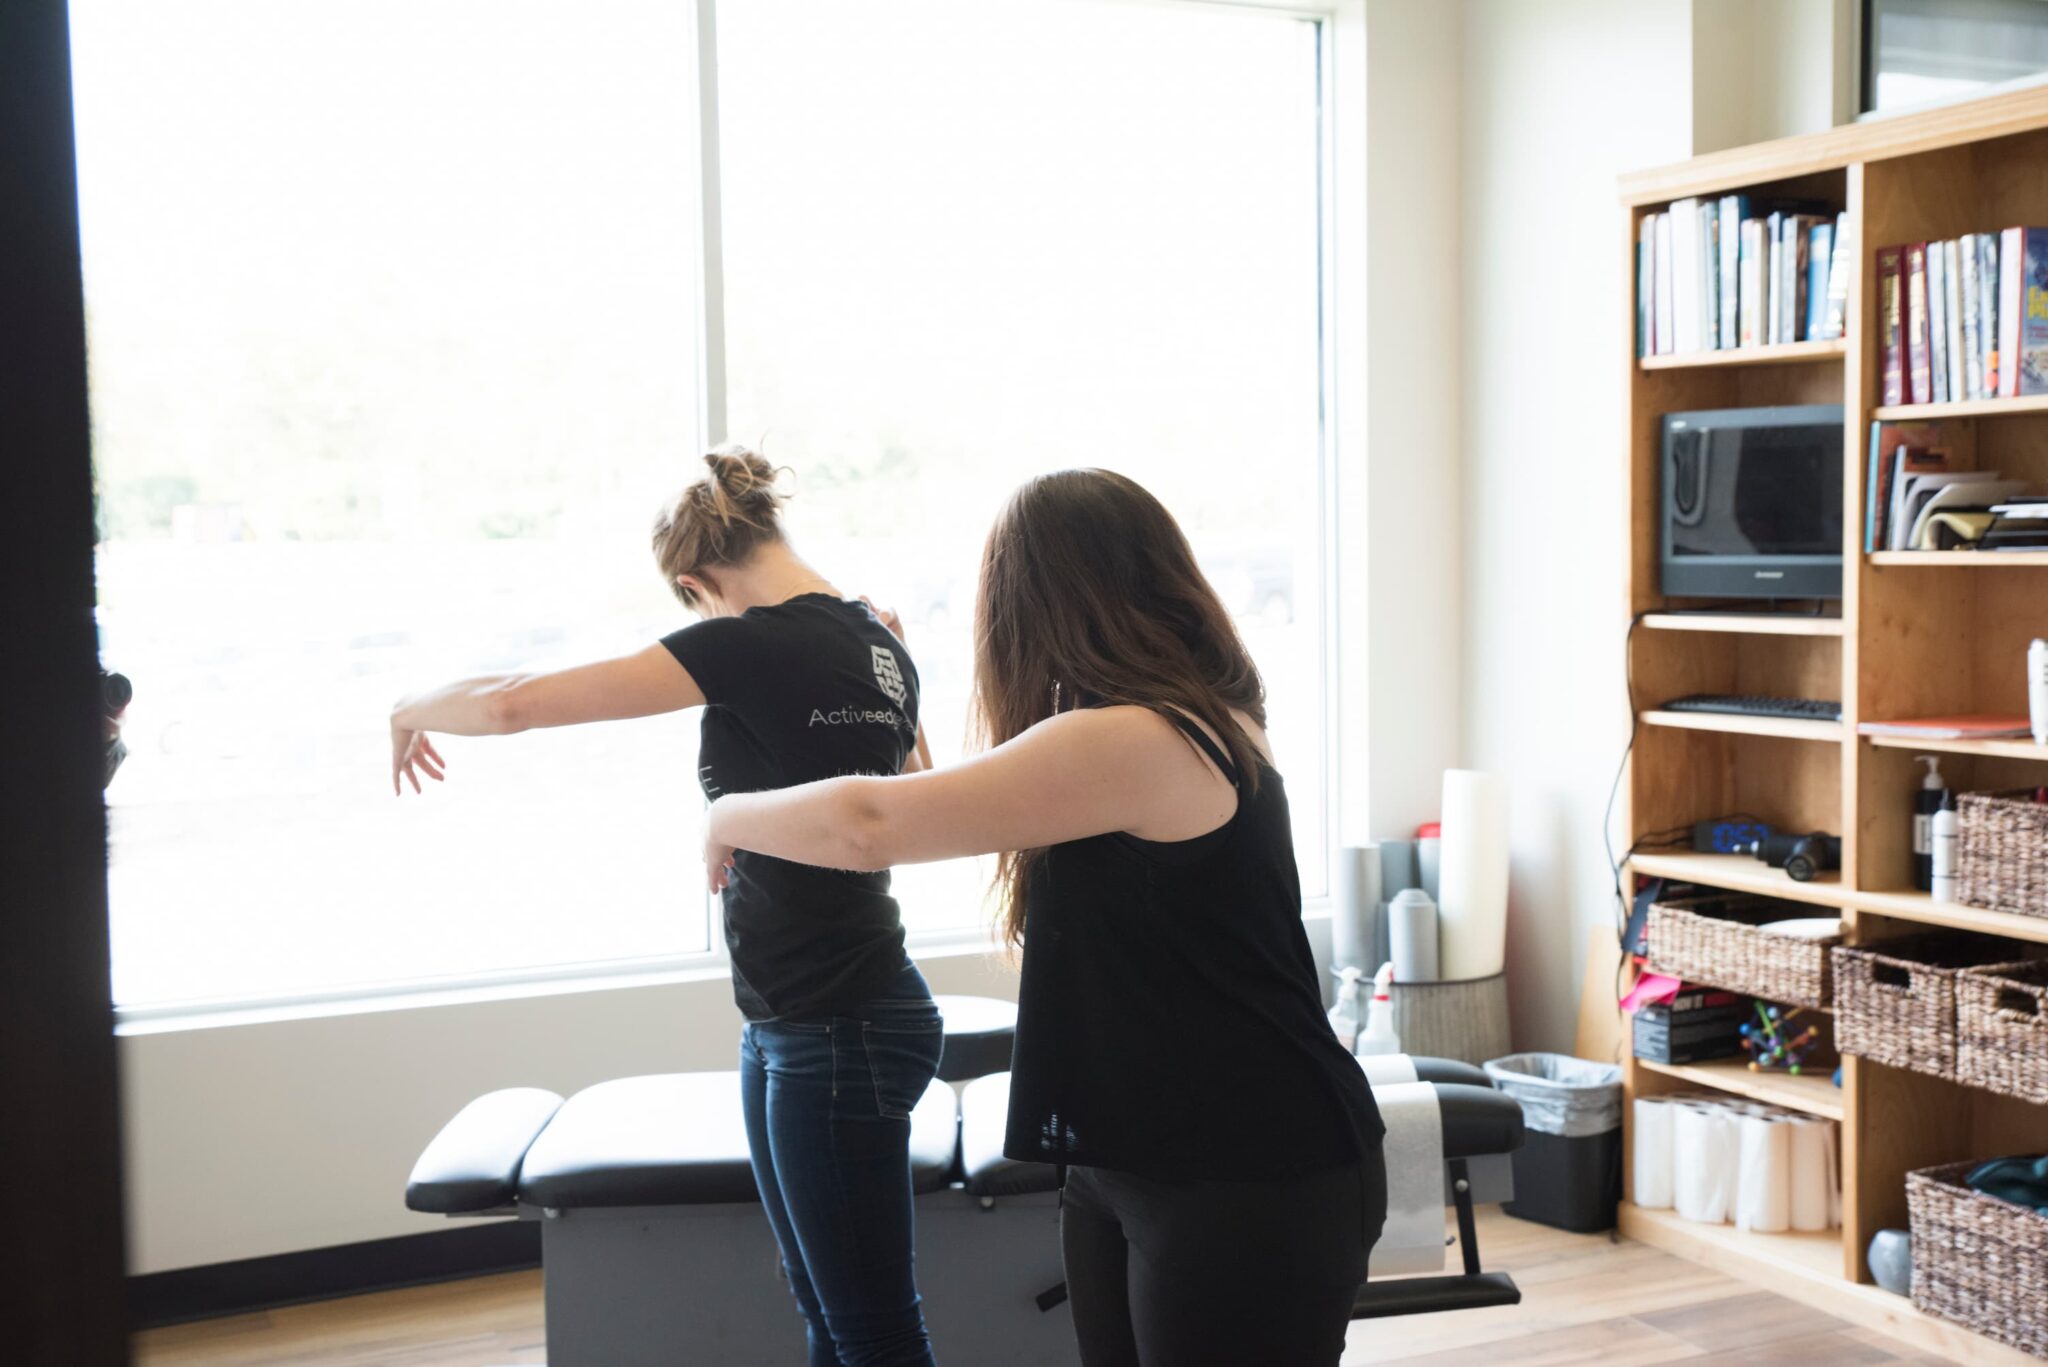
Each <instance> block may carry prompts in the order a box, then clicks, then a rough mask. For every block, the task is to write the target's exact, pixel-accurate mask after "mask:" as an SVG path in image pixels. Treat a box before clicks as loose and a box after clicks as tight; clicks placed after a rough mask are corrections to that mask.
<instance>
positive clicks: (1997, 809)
mask: <svg viewBox="0 0 2048 1367" xmlns="http://www.w3.org/2000/svg"><path fill="white" fill-rule="evenodd" d="M2033 796H2034V795H2033V794H2032V793H2031V792H2024V791H2023V792H2017V793H1964V794H1963V795H1962V796H1961V797H1959V798H1957V799H1956V897H1957V899H1958V900H1960V901H1962V902H1963V903H1965V904H1966V905H1969V906H1973V907H1986V908H1989V909H1990V910H1992V911H2010V912H2014V913H2016V914H2018V915H2021V916H2048V802H2036V801H2034V800H2033Z"/></svg>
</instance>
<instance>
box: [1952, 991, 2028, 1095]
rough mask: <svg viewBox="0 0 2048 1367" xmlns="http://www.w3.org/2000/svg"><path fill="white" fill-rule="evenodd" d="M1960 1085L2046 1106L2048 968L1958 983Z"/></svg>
mask: <svg viewBox="0 0 2048 1367" xmlns="http://www.w3.org/2000/svg"><path fill="white" fill-rule="evenodd" d="M1956 1081H1958V1082H1966V1083H1968V1084H1969V1085H1970V1086H1972V1087H1982V1088H1983V1089H1984V1090H1985V1091H1987V1092H1999V1093H2002V1094H2003V1095H2005V1096H2016V1097H2018V1098H2020V1099H2021V1100H2022V1101H2031V1102H2033V1103H2034V1104H2035V1105H2043V1104H2048V963H2041V962H2035V963H2024V964H1999V965H1997V966H1995V967H1992V968H1972V969H1966V970H1964V972H1963V973H1962V975H1961V976H1959V977H1958V978H1957V979H1956Z"/></svg>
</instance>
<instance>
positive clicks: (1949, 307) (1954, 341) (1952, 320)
mask: <svg viewBox="0 0 2048 1367" xmlns="http://www.w3.org/2000/svg"><path fill="white" fill-rule="evenodd" d="M1941 252H1942V269H1941V285H1942V289H1943V290H1945V291H1947V294H1946V297H1945V298H1944V299H1943V300H1942V306H1941V320H1942V325H1943V326H1944V327H1945V328H1946V329H1947V330H1948V336H1947V339H1946V340H1945V341H1944V342H1943V344H1942V356H1943V359H1945V360H1946V361H1947V362H1948V392H1949V397H1950V398H1952V399H1957V400H1961V399H1968V398H1973V397H1975V396H1974V395H1972V394H1970V393H1969V392H1968V391H1967V390H1965V389H1964V388H1963V254H1962V251H1961V244H1960V243H1958V242H1944V243H1942V244H1941Z"/></svg>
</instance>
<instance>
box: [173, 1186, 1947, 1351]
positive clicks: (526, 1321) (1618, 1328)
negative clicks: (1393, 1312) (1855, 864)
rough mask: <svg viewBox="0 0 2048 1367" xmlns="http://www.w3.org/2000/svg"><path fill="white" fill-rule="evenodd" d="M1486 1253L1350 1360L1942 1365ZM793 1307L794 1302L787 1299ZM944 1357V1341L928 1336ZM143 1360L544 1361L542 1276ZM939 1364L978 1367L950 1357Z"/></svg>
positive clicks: (1625, 1274)
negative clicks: (1475, 1273)
mask: <svg viewBox="0 0 2048 1367" xmlns="http://www.w3.org/2000/svg"><path fill="white" fill-rule="evenodd" d="M1479 1246H1480V1248H1481V1249H1482V1250H1484V1252H1485V1255H1486V1262H1487V1265H1488V1266H1490V1267H1494V1268H1499V1269H1501V1270H1502V1271H1506V1272H1509V1273H1511V1274H1513V1276H1514V1278H1515V1280H1516V1282H1517V1283H1519V1284H1520V1286H1521V1288H1522V1303H1521V1304H1520V1305H1517V1306H1509V1307H1503V1308H1500V1309H1495V1310H1465V1311H1458V1312H1454V1313H1451V1314H1444V1315H1411V1316H1407V1317H1405V1318H1401V1319H1391V1320H1378V1321H1374V1322H1369V1323H1360V1324H1355V1325H1353V1326H1352V1328H1351V1335H1350V1350H1349V1351H1348V1352H1347V1353H1346V1354H1345V1357H1344V1361H1345V1363H1346V1364H1362V1363H1382V1362H1401V1363H1431V1364H1438V1365H1439V1367H1451V1365H1452V1364H1462V1363H1471V1364H1474V1367H1501V1365H1502V1364H1513V1367H1546V1364H1557V1363H1573V1362H1600V1363H1603V1364H1607V1365H1608V1367H1626V1364H1630V1363H1643V1362H1676V1361H1680V1360H1684V1361H1689V1362H1709V1363H1747V1364H1769V1363H1787V1364H1802V1367H1803V1365H1804V1364H1820V1363H1826V1364H1829V1367H1836V1365H1837V1364H1856V1363H1888V1362H1920V1363H1928V1362H1944V1361H1947V1360H1948V1359H1945V1358H1940V1357H1935V1356H1932V1355H1930V1354H1927V1353H1924V1352H1920V1351H1918V1350H1916V1349H1913V1348H1911V1347H1908V1346H1906V1345H1904V1344H1901V1343H1897V1342H1895V1341H1893V1340H1890V1339H1886V1338H1884V1337H1883V1336H1881V1335H1879V1334H1877V1333H1876V1332H1874V1331H1872V1330H1869V1329H1863V1328H1858V1327H1857V1326H1855V1325H1853V1324H1849V1323H1847V1322H1845V1321H1843V1320H1839V1319H1835V1318H1834V1317H1832V1316H1829V1315H1824V1314H1821V1313H1820V1312H1819V1311H1816V1310H1812V1309H1809V1308H1808V1307H1806V1306H1804V1305H1801V1304H1800V1303H1799V1302H1797V1301H1794V1300H1791V1299H1788V1298H1786V1297H1783V1296H1778V1295H1774V1294H1772V1293H1771V1292H1768V1291H1759V1290H1757V1289H1756V1288H1755V1287H1753V1286H1751V1285H1749V1284H1748V1283H1746V1282H1740V1281H1736V1280H1735V1279H1733V1278H1731V1277H1727V1276H1723V1275H1722V1274H1721V1273H1718V1272H1715V1271H1712V1270H1711V1269H1709V1268H1705V1267H1702V1266H1700V1265H1698V1264H1696V1263H1690V1262H1687V1261H1685V1260H1684V1259H1682V1258H1678V1257H1674V1256H1673V1255H1671V1254H1669V1253H1662V1252H1659V1251H1658V1250H1656V1249H1653V1248H1648V1247H1646V1246H1644V1245H1642V1244H1638V1243H1633V1242H1621V1243H1615V1242H1610V1241H1609V1240H1608V1238H1607V1237H1606V1236H1604V1235H1598V1236H1589V1235H1579V1234H1564V1233H1561V1232H1559V1231H1557V1230H1553V1229H1546V1228H1544V1227H1543V1226H1541V1225H1532V1224H1527V1223H1525V1222H1523V1221H1520V1220H1513V1219H1510V1218H1508V1217H1507V1216H1504V1215H1502V1214H1501V1213H1500V1212H1499V1211H1498V1210H1485V1211H1482V1212H1481V1214H1480V1236H1479ZM791 1313H795V1312H794V1311H793V1310H792V1312H791ZM934 1346H935V1347H936V1348H937V1349H938V1352H939V1357H940V1360H941V1361H942V1362H946V1361H947V1359H946V1356H945V1347H946V1346H945V1345H944V1344H943V1343H941V1344H936V1345H934ZM135 1349H136V1351H135V1360H136V1362H137V1364H139V1367H201V1365H202V1364H204V1367H244V1365H245V1364H257V1363H261V1364H264V1367H283V1365H285V1364H290V1365H291V1367H339V1365H340V1364H344V1363H346V1364H351V1365H352V1367H364V1365H365V1364H378V1367H510V1364H516V1363H543V1362H545V1361H546V1353H545V1350H544V1348H543V1341H542V1334H541V1304H540V1274H539V1273H538V1272H517V1273H511V1274H507V1275H504V1276H496V1277H481V1278H478V1279H476V1280H474V1281H466V1282H451V1283H448V1284H446V1285H442V1286H427V1287H419V1288H416V1289H413V1290H408V1291H389V1292H384V1293H381V1294H379V1295H374V1296H359V1297H356V1298H354V1299H352V1300H344V1301H328V1302H325V1303H322V1304H319V1305H303V1306H295V1307H292V1308H289V1309H284V1310H274V1311H270V1312H268V1313H265V1314H257V1315H241V1316H237V1317H235V1318H233V1319H225V1320H211V1321H207V1322H205V1323H200V1324H187V1325H178V1326H176V1327H173V1328H168V1329H156V1330H151V1331H150V1332H148V1333H145V1334H141V1335H138V1336H137V1338H136V1341H135ZM949 1367H973V1364H971V1363H969V1364H953V1363H949Z"/></svg>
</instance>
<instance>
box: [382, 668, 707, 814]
mask: <svg viewBox="0 0 2048 1367" xmlns="http://www.w3.org/2000/svg"><path fill="white" fill-rule="evenodd" d="M703 705H704V691H703V690H702V689H701V688H699V687H698V686H697V681H696V680H695V679H693V678H691V677H690V671H689V670H687V669H685V668H683V667H682V665H681V664H679V663H677V661H676V657H675V656H674V655H672V654H670V653H669V650H668V647H666V646H662V645H652V646H649V647H647V648H646V649H645V650H638V651H635V652H634V653H633V654H631V655H621V656H619V657H618V658H617V659H613V660H599V661H597V662H596V663H594V664H587V665H576V666H573V667H572V668H569V669H554V670H548V671H546V672H543V673H534V674H480V675H478V676H476V677H475V678H470V679H460V680H457V681H456V682H454V683H451V684H444V685H443V686H441V687H439V688H431V689H428V690H427V691H425V692H423V693H415V694H413V695H411V696H410V697H406V698H401V699H399V701H398V703H397V705H396V706H394V707H393V708H392V709H391V790H392V791H393V792H394V793H395V792H398V791H399V781H400V779H401V777H403V778H405V779H408V780H410V781H411V783H412V787H413V791H414V792H418V791H419V788H420V781H419V774H420V773H424V774H426V775H427V777H429V778H432V779H436V780H438V779H439V778H440V777H441V773H440V771H441V770H442V769H443V768H445V765H444V764H443V763H442V761H441V758H440V756H439V755H438V754H436V753H435V751H434V748H433V746H432V744H431V743H429V742H428V741H427V739H426V733H427V732H429V731H439V732H440V733H442V734H443V735H448V736H503V735H510V734H512V733H514V732H517V731H529V730H533V729H534V728H536V727H543V726H574V725H577V724H578V723H580V722H591V721H623V720H625V719H626V718H628V717H651V716H653V715H655V714H656V713H659V712H675V711H679V710H681V709H682V708H685V707H702V706H703ZM416 769H417V772H416V771H415V770H416Z"/></svg>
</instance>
